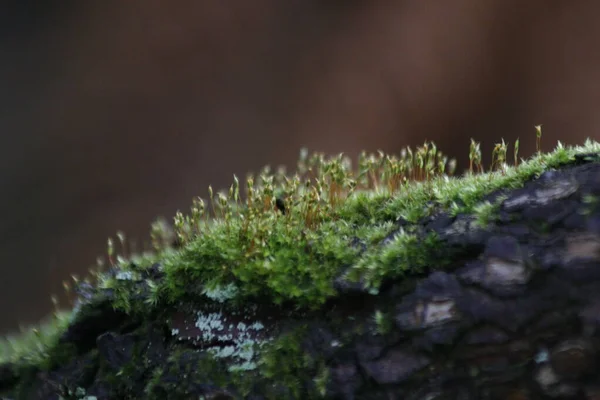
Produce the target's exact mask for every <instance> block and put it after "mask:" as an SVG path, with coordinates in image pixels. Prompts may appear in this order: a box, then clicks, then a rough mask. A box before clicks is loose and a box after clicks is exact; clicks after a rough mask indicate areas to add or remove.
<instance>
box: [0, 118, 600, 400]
mask: <svg viewBox="0 0 600 400" xmlns="http://www.w3.org/2000/svg"><path fill="white" fill-rule="evenodd" d="M536 132H537V143H538V149H539V139H540V137H541V127H536ZM507 152H508V150H507V144H505V143H504V141H502V143H500V144H498V145H496V146H495V148H494V150H493V157H492V164H491V167H490V169H489V171H487V172H486V171H485V170H484V168H483V166H482V165H481V151H480V147H479V144H478V143H476V142H474V141H473V142H472V143H471V149H470V160H471V163H470V168H469V171H468V172H467V174H466V175H465V176H464V177H461V178H457V177H454V176H453V172H454V168H455V162H454V161H453V160H449V159H448V158H447V157H446V156H445V155H444V154H443V153H442V152H441V151H439V150H438V149H437V148H436V147H435V145H434V144H433V143H425V144H424V145H423V146H421V147H419V148H417V149H416V150H414V151H413V150H411V149H410V148H408V149H404V150H403V151H402V152H401V153H400V155H399V156H389V155H385V154H383V153H379V154H376V155H368V154H361V156H360V157H359V159H358V166H357V168H356V169H355V168H353V167H352V163H351V160H350V159H349V158H347V157H344V156H343V155H339V156H336V157H332V158H327V157H325V156H324V155H323V154H313V155H310V156H309V155H308V153H307V152H305V151H303V152H302V153H301V157H300V161H299V163H298V166H297V172H296V173H295V174H294V175H291V176H290V175H287V174H286V173H285V171H284V170H283V169H280V170H277V171H276V172H274V173H273V172H272V171H271V170H270V168H269V167H266V168H264V169H263V170H262V171H261V173H260V174H258V175H257V176H253V175H249V176H248V177H247V178H246V180H245V181H244V183H243V184H242V183H240V181H239V179H238V178H237V177H234V181H233V183H232V185H231V187H230V188H229V190H228V191H226V192H217V193H214V192H213V189H212V187H209V190H208V198H207V199H206V200H205V199H202V198H196V199H194V200H193V202H192V207H191V210H190V212H189V213H188V214H184V213H182V212H177V213H176V215H175V218H174V221H173V227H172V228H170V227H169V226H168V224H166V223H165V222H164V221H158V222H157V223H155V224H154V225H153V227H152V242H153V245H154V249H155V252H154V253H152V254H144V255H128V254H127V251H126V240H125V236H124V235H123V234H122V233H119V234H118V235H117V237H118V243H119V245H120V249H121V254H120V255H118V256H116V257H115V252H116V247H117V246H116V243H115V242H114V241H113V240H112V239H109V240H108V250H107V253H108V262H109V264H110V265H111V266H112V267H118V272H117V273H116V274H115V273H107V272H100V271H96V272H94V273H93V274H92V276H91V277H90V278H88V279H90V280H92V279H93V280H94V283H95V285H96V286H97V287H99V288H104V289H107V288H110V289H113V290H114V293H115V301H114V303H113V307H114V308H115V309H118V310H122V311H125V312H127V313H130V314H136V315H143V316H147V315H150V314H151V313H152V312H154V311H157V312H160V310H164V309H165V308H169V307H173V308H177V307H180V306H182V305H189V306H193V305H194V304H198V305H201V304H205V303H206V302H213V303H219V304H223V305H226V306H227V307H229V309H239V310H246V308H245V307H246V306H247V305H248V304H253V303H258V304H275V305H279V306H282V308H285V309H290V310H294V311H295V312H298V313H301V312H310V311H315V310H319V308H320V307H322V305H323V304H325V302H326V301H328V300H330V299H332V298H334V297H335V296H336V294H337V293H336V290H335V289H334V285H333V281H334V279H335V278H336V277H338V276H340V274H341V273H342V271H345V272H346V275H345V276H346V278H347V279H349V280H351V281H359V280H360V281H362V282H364V283H365V284H366V286H367V289H368V290H369V292H370V293H372V294H377V293H378V291H379V289H380V286H381V284H382V282H383V281H384V280H388V279H401V278H402V277H405V276H410V275H411V274H415V273H423V272H426V271H427V270H428V269H429V268H431V267H432V261H435V267H436V268H443V267H444V265H443V262H442V261H443V260H440V259H435V258H434V257H435V255H436V254H439V247H440V242H439V239H438V238H437V237H436V236H435V235H433V234H431V235H428V236H426V237H425V238H423V237H422V236H419V232H417V230H416V228H415V226H416V225H415V224H416V223H417V222H418V221H420V220H422V219H423V218H426V217H428V216H431V215H433V214H435V213H439V212H448V213H451V214H453V215H457V214H463V213H465V214H474V215H475V216H476V221H477V223H478V225H479V226H480V227H482V228H483V229H484V228H485V226H486V225H488V224H489V223H490V222H491V221H493V218H494V215H495V211H496V210H497V208H498V206H499V204H500V202H501V200H502V199H500V200H498V201H496V202H494V203H489V202H485V201H482V199H483V197H484V196H485V195H486V194H489V193H491V192H493V191H495V190H497V189H502V188H518V187H521V186H522V185H523V184H524V182H525V181H527V180H529V179H532V178H534V177H536V176H539V175H540V174H541V173H542V172H544V171H545V170H548V169H552V168H556V167H559V166H561V165H563V164H567V163H569V162H572V161H573V159H574V157H575V155H577V154H587V153H600V144H599V143H596V142H592V141H589V140H588V141H587V142H586V143H585V145H584V146H582V147H564V146H562V145H561V144H560V143H559V145H558V146H557V148H556V149H555V151H554V152H552V153H549V154H542V153H541V152H539V151H538V152H537V153H536V154H535V155H534V156H533V157H532V158H531V159H529V160H521V162H519V160H518V155H517V154H518V142H517V143H515V146H514V151H513V153H514V164H513V165H508V164H507V159H508V156H507ZM475 172H477V173H475ZM590 203H593V202H592V200H590ZM399 219H401V220H403V221H406V222H407V223H406V224H404V225H403V226H402V227H401V226H400V225H399V224H398V223H397V221H398V220H399ZM173 243H175V245H173ZM446 261H447V262H450V261H451V260H446ZM155 263H160V267H159V268H160V272H161V274H164V277H162V278H160V279H158V278H152V277H147V276H152V275H151V274H144V272H145V271H147V270H148V269H149V268H150V267H151V266H153V265H154V264H155ZM138 281H144V282H145V285H141V286H140V285H136V284H134V282H138ZM68 286H69V285H67V287H68ZM142 288H144V289H147V290H142ZM76 314H77V312H73V313H72V315H71V314H70V313H66V314H63V313H61V314H57V316H56V317H55V318H54V320H53V321H52V322H50V323H49V324H48V325H47V326H46V327H45V328H44V329H43V330H41V329H40V330H38V331H35V330H32V331H28V332H27V333H25V334H23V335H21V336H19V337H13V338H7V339H5V340H4V341H2V342H0V362H7V361H13V362H17V361H18V362H21V363H24V364H32V365H42V366H43V365H44V363H47V361H48V358H49V357H51V354H53V353H52V352H53V348H54V347H55V345H56V342H57V337H58V334H60V333H61V332H62V331H63V330H64V328H65V326H66V325H67V324H68V322H69V321H70V319H71V318H75V317H76ZM201 318H205V319H206V318H207V317H206V315H204V317H201V316H199V317H198V321H200V319H201ZM373 320H374V321H375V323H376V326H377V330H378V331H379V334H385V332H386V331H387V330H388V329H389V326H388V325H389V321H388V318H387V316H386V314H385V313H384V312H382V311H377V313H376V314H375V315H374V316H373ZM198 321H197V322H196V324H197V326H198V327H199V325H198V324H200V323H201V321H200V322H198ZM205 323H209V322H205ZM217 323H218V322H217ZM199 329H200V327H199ZM174 335H176V332H174ZM297 335H298V333H297V332H293V333H290V335H284V336H282V337H279V338H278V340H276V341H274V342H268V340H267V341H266V342H260V341H253V340H252V339H248V340H247V341H246V342H250V345H251V347H252V349H249V348H248V346H247V343H246V344H240V346H242V347H243V346H245V347H244V349H242V347H240V346H238V345H237V344H236V345H235V346H233V347H232V348H224V349H222V350H221V353H218V354H217V353H214V352H213V353H214V354H213V357H214V358H226V359H227V358H228V359H235V361H236V363H237V364H236V365H237V367H235V366H234V368H230V369H229V371H230V372H233V373H235V372H236V371H238V372H240V371H242V372H243V371H245V370H248V369H255V368H258V370H259V371H260V372H261V374H263V376H266V377H276V378H277V379H278V381H279V382H285V383H286V384H288V387H289V388H291V389H290V390H292V391H297V390H298V389H297V388H296V387H295V386H294V385H295V383H294V382H295V381H294V379H293V377H294V376H296V377H297V376H300V375H301V374H302V373H303V372H302V371H305V370H306V368H310V369H311V370H313V371H317V372H316V374H317V375H316V376H318V379H316V380H315V387H316V388H317V389H318V391H321V392H322V391H323V390H324V389H323V388H324V386H325V385H326V381H327V371H326V370H324V369H320V364H319V360H313V359H307V358H306V357H304V356H303V355H302V354H300V353H301V351H300V349H299V347H298V341H297V340H296V339H297V337H296V336H297ZM294 338H295V339H294ZM267 342H268V343H267ZM242 350H243V351H249V352H251V356H246V355H244V354H246V353H244V352H243V351H242ZM255 350H256V351H255ZM292 355H293V357H292ZM290 360H295V361H294V362H291V361H290ZM240 363H241V364H240ZM236 368H237V369H236ZM319 371H320V372H319ZM157 376H160V371H157ZM290 377H292V378H290ZM240 379H241V380H243V379H242V378H240Z"/></svg>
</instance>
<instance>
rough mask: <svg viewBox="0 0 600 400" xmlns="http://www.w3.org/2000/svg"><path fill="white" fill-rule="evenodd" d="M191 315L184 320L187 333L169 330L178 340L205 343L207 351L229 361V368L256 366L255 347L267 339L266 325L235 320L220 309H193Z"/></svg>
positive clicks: (242, 368)
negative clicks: (193, 318) (187, 326)
mask: <svg viewBox="0 0 600 400" xmlns="http://www.w3.org/2000/svg"><path fill="white" fill-rule="evenodd" d="M195 315H196V318H195V320H192V321H189V322H186V324H189V329H186V331H187V334H188V335H186V334H185V333H184V334H181V332H180V331H179V330H178V329H173V330H172V334H173V335H174V336H177V337H178V340H180V341H185V340H188V341H191V342H193V343H195V344H199V345H205V346H208V349H207V351H208V352H209V353H210V354H211V355H212V356H213V357H215V358H218V359H223V360H227V361H228V362H229V367H228V368H229V370H230V371H247V370H252V369H255V368H256V366H257V364H256V361H257V358H258V354H257V351H258V350H259V349H260V348H261V347H262V346H263V345H264V344H265V343H267V342H269V341H270V340H271V339H270V338H267V337H266V335H265V329H266V328H265V326H264V325H263V323H262V322H260V321H248V320H246V321H245V322H244V321H239V320H237V319H236V318H235V317H228V316H226V315H225V314H223V313H222V312H220V311H219V312H203V311H197V312H196V314H195ZM232 318H233V319H235V321H232V320H231V319H232ZM190 333H193V335H190Z"/></svg>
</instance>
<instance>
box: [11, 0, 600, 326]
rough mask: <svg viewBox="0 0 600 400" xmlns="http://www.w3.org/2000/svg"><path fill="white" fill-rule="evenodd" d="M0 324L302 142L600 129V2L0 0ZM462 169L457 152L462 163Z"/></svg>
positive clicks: (508, 136)
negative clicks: (0, 1) (124, 241)
mask: <svg viewBox="0 0 600 400" xmlns="http://www.w3.org/2000/svg"><path fill="white" fill-rule="evenodd" d="M7 3H8V6H4V8H3V11H2V13H0V83H1V87H0V89H1V90H0V332H3V331H7V330H12V329H15V328H16V327H17V326H18V324H29V323H33V322H35V321H37V320H39V319H40V318H41V317H43V316H44V315H45V314H47V313H48V312H50V311H51V310H52V304H51V301H50V295H51V294H53V293H54V294H58V293H62V292H63V289H62V281H63V280H65V279H67V278H69V276H70V275H71V274H72V273H77V274H79V275H83V274H85V271H86V270H87V269H88V268H89V267H90V266H92V265H94V263H95V260H96V257H97V256H98V255H100V254H103V253H104V252H105V249H106V238H107V237H108V236H110V235H113V236H114V234H115V232H116V231H117V230H122V231H124V232H125V233H126V234H127V236H128V237H130V238H131V237H134V238H138V239H139V240H141V239H143V238H146V235H147V233H148V231H149V226H150V223H151V222H152V221H153V220H154V218H155V217H157V216H159V215H164V216H166V217H170V216H172V215H174V213H175V211H176V210H177V209H182V210H183V209H186V210H187V209H188V207H189V205H190V203H191V199H192V197H193V196H195V195H203V196H205V195H206V188H207V186H208V184H212V185H213V187H215V188H220V187H224V186H228V185H229V184H230V182H231V178H232V174H234V173H237V174H238V175H239V176H244V175H245V172H247V171H249V170H254V171H256V170H258V169H259V168H260V167H262V166H263V165H265V164H271V165H273V166H276V165H279V164H284V165H287V166H288V167H290V168H291V167H293V166H294V165H295V161H296V159H297V155H298V152H299V149H300V148H301V147H303V146H306V147H308V148H309V149H312V150H318V151H325V152H328V153H339V152H346V153H348V154H351V155H356V154H357V153H358V152H359V151H360V150H361V149H366V150H372V151H375V150H377V149H383V150H385V151H387V152H397V151H399V150H400V149H401V148H402V147H404V146H406V145H413V146H414V145H418V144H421V143H422V142H423V141H424V140H426V139H427V140H434V141H435V142H436V143H437V144H438V145H439V147H441V148H442V149H443V150H445V152H446V153H448V154H450V155H452V156H455V157H457V158H458V159H459V160H465V159H466V157H467V154H468V145H469V139H470V138H471V137H473V138H475V139H476V140H479V141H481V142H482V149H483V150H484V151H486V152H491V149H492V146H493V143H494V142H496V141H498V140H499V139H500V138H502V137H503V138H504V139H505V140H506V141H508V142H509V143H510V144H511V145H512V143H514V140H515V139H516V138H517V137H520V138H521V154H531V152H532V151H534V150H535V131H534V128H533V126H534V125H536V124H543V132H544V136H543V140H542V146H543V147H544V148H545V149H546V150H549V149H551V148H553V147H554V145H555V144H556V140H561V141H563V142H565V143H573V144H575V143H580V142H582V141H583V140H584V139H585V138H586V137H591V138H594V139H598V137H599V134H598V132H599V131H598V128H599V125H600V113H598V110H597V107H598V104H599V100H600V53H599V49H600V47H599V46H598V44H599V39H600V24H599V23H598V18H597V16H598V15H600V2H597V1H593V0H590V1H586V0H578V1H571V2H568V1H561V0H529V1H527V2H524V1H520V0H485V1H478V0H477V1H476V0H454V1H445V0H437V1H436V0H418V1H416V0H415V1H409V0H397V1H392V0H390V1H384V0H382V1H358V0H287V1H280V0H253V1H247V0H230V1H222V0H204V1H197V0H179V1H165V0H163V1H160V0H129V1H116V0H106V1H102V2H99V1H97V2H81V1H72V0H67V1H61V2H33V1H32V0H8V1H7ZM463 165H464V164H463Z"/></svg>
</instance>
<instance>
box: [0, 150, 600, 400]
mask: <svg viewBox="0 0 600 400" xmlns="http://www.w3.org/2000/svg"><path fill="white" fill-rule="evenodd" d="M585 159H586V157H579V162H578V163H575V164H574V165H569V166H565V167H563V168H561V169H558V170H550V171H547V172H545V173H543V174H542V175H541V176H540V177H539V178H537V179H534V180H532V181H530V182H527V183H526V184H525V186H524V187H523V188H521V189H517V190H502V191H498V192H495V193H491V194H490V195H489V196H488V199H494V198H497V197H498V196H500V195H502V196H505V198H504V200H503V201H502V202H501V205H500V208H499V211H498V213H497V215H496V216H495V218H494V219H493V220H492V222H491V223H490V224H488V225H487V226H483V227H482V226H480V225H478V224H476V222H475V217H474V216H472V215H460V214H459V215H457V216H455V217H451V216H449V215H446V214H443V213H440V214H438V215H435V216H433V217H431V218H428V219H427V220H424V221H422V222H421V224H420V225H419V228H418V229H419V230H420V231H421V232H422V234H423V235H425V234H427V233H430V232H432V231H435V232H436V233H437V234H438V235H439V237H440V238H441V239H442V242H443V243H444V246H442V247H443V248H442V249H440V255H439V257H444V256H448V257H452V260H453V263H452V265H451V267H449V268H444V270H437V269H436V266H435V265H431V271H429V272H426V273H424V274H423V275H421V276H414V277H406V278H403V279H402V280H401V281H388V282H384V283H383V285H382V290H381V291H380V293H379V294H378V295H371V294H368V293H367V292H366V290H362V289H361V287H360V285H359V286H358V287H357V286H356V285H354V286H352V285H345V282H344V279H343V278H340V279H339V280H338V281H337V282H336V284H337V286H338V288H339V296H338V297H337V298H335V299H333V300H332V301H331V302H330V303H329V304H328V305H327V307H325V308H323V309H322V310H320V311H319V312H316V313H305V314H303V316H302V318H298V315H297V314H295V313H292V312H288V313H286V312H278V313H275V312H274V311H273V310H272V309H270V308H269V306H264V305H261V304H260V303H257V304H255V305H253V306H252V307H251V309H252V310H253V313H252V314H246V315H244V316H240V315H236V314H235V313H228V312H227V311H222V314H223V318H224V320H225V321H230V322H234V323H232V324H229V325H227V324H225V327H223V326H218V327H216V326H213V325H210V326H209V327H208V328H207V327H204V328H200V327H198V326H195V327H194V326H190V325H186V318H187V317H186V313H187V314H188V316H189V312H190V311H189V310H186V309H184V308H182V309H179V310H165V313H163V314H161V315H160V316H156V315H154V316H152V315H150V316H149V315H145V316H141V315H126V314H124V313H122V312H118V311H115V310H113V309H112V307H111V306H110V302H111V296H113V295H114V294H113V293H111V292H110V290H107V291H102V292H99V291H97V290H96V289H94V288H93V287H92V286H89V285H85V284H82V285H80V287H79V292H80V303H79V307H81V310H87V311H86V312H85V313H83V312H82V313H81V315H85V317H82V318H77V319H75V320H74V322H73V323H72V325H71V326H70V327H69V328H68V330H67V331H66V332H65V333H64V335H63V336H62V339H61V341H62V343H63V344H68V345H70V346H72V348H73V349H75V350H74V351H75V353H74V354H76V356H75V357H73V358H71V359H70V360H68V361H67V362H63V363H57V364H56V365H54V366H53V367H51V368H50V369H49V370H47V371H38V370H35V369H31V370H28V371H27V372H26V373H24V372H23V371H20V372H19V374H20V376H17V375H16V373H15V369H14V368H13V367H11V365H3V366H0V389H1V390H6V391H7V392H6V393H7V397H6V398H32V399H34V398H35V399H55V398H57V396H58V395H62V396H63V397H64V396H67V394H68V393H75V391H76V389H77V388H82V389H81V390H84V392H85V393H86V394H87V395H89V396H96V398H97V399H114V398H174V399H175V398H191V397H189V396H192V395H195V396H205V398H210V399H229V398H231V399H233V398H239V397H240V394H239V392H237V391H236V389H235V388H234V387H233V386H230V385H227V384H217V383H216V381H214V380H212V378H211V375H210V374H209V373H208V372H206V373H204V372H202V371H198V365H199V363H201V362H202V361H203V360H205V359H206V357H207V353H206V350H207V349H208V348H213V349H214V348H219V347H221V348H224V347H226V346H229V345H231V343H232V342H235V341H236V339H237V338H238V337H239V336H240V335H246V336H247V338H256V337H257V336H258V334H254V333H252V332H251V331H246V332H245V333H242V332H241V330H239V329H238V330H236V328H235V326H237V327H239V323H240V322H244V318H246V319H247V321H246V322H249V321H252V320H260V321H262V323H264V325H266V328H267V329H266V330H265V332H266V334H268V335H272V336H274V337H278V335H281V334H283V333H285V332H290V331H291V330H293V328H294V327H295V326H299V325H302V326H303V327H304V330H303V331H302V332H303V334H302V335H301V337H300V340H299V343H300V349H301V351H302V353H303V354H304V355H306V356H307V357H308V359H315V360H317V359H318V360H320V361H321V362H322V363H323V364H322V365H324V368H325V371H326V372H327V376H328V377H329V380H328V383H327V384H326V385H325V386H324V388H320V389H319V390H323V392H322V393H324V394H325V397H326V398H331V399H410V400H413V399H414V400H417V399H418V400H425V399H429V400H432V399H436V400H442V399H444V400H446V399H448V400H449V399H457V400H458V399H461V400H468V399H473V400H475V399H478V400H479V399H490V400H495V399H499V400H500V399H506V400H509V399H557V398H558V399H590V400H591V399H597V398H598V396H600V368H598V363H599V362H600V332H599V328H600V268H599V267H600V203H599V202H598V201H597V199H598V196H600V163H598V162H597V161H594V162H588V161H586V160H585ZM589 159H596V160H597V156H596V155H591V156H590V157H588V160H589ZM400 223H401V222H399V224H400ZM146 274H147V276H146V277H149V276H151V277H152V278H153V279H162V276H161V273H160V272H159V270H158V269H157V268H154V269H150V270H148V272H147V273H146ZM144 282H145V281H144V280H140V281H139V282H135V283H134V284H135V285H140V287H143V286H144V285H145V283H144ZM137 293H142V295H141V296H142V297H143V291H138V292H137ZM199 307H200V306H199ZM199 307H196V309H197V308H199ZM202 307H204V309H205V310H210V309H211V307H214V305H213V306H211V305H204V306H202ZM91 311H93V312H91ZM280 311H281V310H280ZM377 311H381V312H382V313H383V314H385V315H387V316H389V317H390V319H389V321H390V325H389V326H385V329H382V328H384V327H383V326H382V325H381V321H379V322H378V321H377V319H376V318H373V316H374V315H375V314H376V312H377ZM165 315H168V316H169V322H168V323H166V324H165V322H164V321H165V320H164V319H163V317H164V316H165ZM227 326H229V327H227ZM232 327H234V328H232ZM173 329H176V332H177V333H174V332H175V331H174V330H173ZM203 329H204V330H203ZM249 332H250V333H249ZM207 335H208V336H207ZM252 335H254V336H253V337H252ZM222 337H227V339H226V340H223V339H221V338H222ZM215 338H216V339H215ZM288 361H289V360H288ZM157 368H158V369H159V370H160V371H162V373H160V374H158V375H157V374H156V370H157ZM117 371H126V372H125V373H123V374H122V375H119V374H116V372H117ZM225 371H226V370H225ZM318 371H321V372H318ZM322 371H323V370H322V369H321V370H318V368H317V367H316V366H314V365H313V366H310V365H309V366H307V367H305V368H304V369H303V370H302V371H301V372H299V373H298V376H297V379H298V380H299V387H300V396H299V397H297V393H296V394H295V395H294V393H293V392H292V391H291V390H290V389H289V388H288V387H286V386H285V385H284V384H278V383H277V382H275V383H272V382H268V381H267V380H266V379H264V378H262V377H260V376H256V377H255V383H254V385H253V390H252V393H251V395H249V396H247V397H246V398H252V399H257V400H258V399H264V398H281V399H285V398H313V397H316V394H317V393H318V388H317V383H316V379H315V378H317V375H318V374H319V373H322ZM252 373H253V372H251V371H249V372H248V374H252ZM108 377H110V378H108ZM150 381H152V385H151V388H152V389H151V390H150V392H144V390H148V387H150V386H148V385H149V382H150ZM19 383H26V388H27V390H25V389H23V387H21V389H20V392H19V393H20V396H22V397H12V396H11V395H10V392H11V388H14V387H16V386H18V384H19ZM175 388H176V389H175ZM183 393H185V395H184V394H183ZM13 394H14V395H15V396H16V394H15V393H13ZM23 396H24V397H23ZM27 396H29V397H27ZM127 396H130V397H127ZM186 396H188V397H186ZM71 398H77V397H71Z"/></svg>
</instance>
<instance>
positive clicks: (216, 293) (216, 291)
mask: <svg viewBox="0 0 600 400" xmlns="http://www.w3.org/2000/svg"><path fill="white" fill-rule="evenodd" d="M202 294H204V295H205V296H206V297H208V298H209V299H211V300H214V301H216V302H219V303H224V302H225V301H227V300H231V299H233V298H234V297H235V296H236V295H237V294H238V288H237V286H236V285H234V284H233V283H229V284H228V285H225V286H220V285H217V286H215V287H214V288H204V289H203V290H202Z"/></svg>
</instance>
